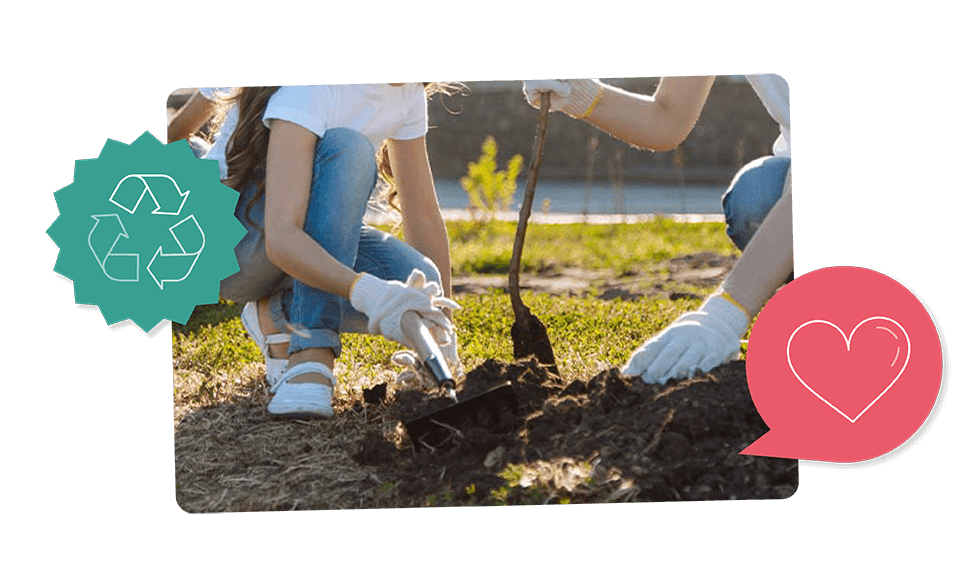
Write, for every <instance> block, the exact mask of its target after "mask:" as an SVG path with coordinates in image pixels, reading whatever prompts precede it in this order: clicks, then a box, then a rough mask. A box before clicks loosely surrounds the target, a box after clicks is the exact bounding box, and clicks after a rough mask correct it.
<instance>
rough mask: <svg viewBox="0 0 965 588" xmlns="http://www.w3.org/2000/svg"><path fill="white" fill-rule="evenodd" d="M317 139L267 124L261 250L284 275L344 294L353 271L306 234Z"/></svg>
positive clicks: (284, 125)
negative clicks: (263, 220) (262, 245)
mask: <svg viewBox="0 0 965 588" xmlns="http://www.w3.org/2000/svg"><path fill="white" fill-rule="evenodd" d="M317 140H318V137H317V136H316V135H315V134H314V133H312V132H311V131H309V130H308V129H305V128H303V127H300V126H298V125H296V124H294V123H290V122H288V121H284V120H274V121H272V123H271V134H270V135H269V139H268V158H267V172H266V178H265V189H266V194H265V249H266V253H267V255H268V259H269V260H271V262H272V263H273V264H275V265H276V266H278V268H279V269H281V270H282V271H283V272H285V273H286V274H288V275H290V276H292V277H293V278H295V279H296V280H298V281H300V282H303V283H305V284H308V285H309V286H312V287H313V288H318V289H319V290H324V291H325V292H330V293H332V294H336V295H338V296H342V297H345V298H348V297H349V292H350V290H351V287H352V282H353V281H354V280H355V278H356V276H357V275H358V274H356V272H355V271H354V270H352V269H351V268H349V267H347V266H345V265H343V264H342V263H340V262H339V261H338V260H337V259H335V258H334V257H332V256H331V255H330V254H329V253H328V252H327V251H325V250H324V249H323V248H322V246H321V245H319V244H318V243H317V242H316V241H315V240H314V239H312V238H311V237H310V236H309V235H308V233H306V232H305V230H304V226H305V213H306V211H307V210H308V198H309V194H310V192H311V181H312V162H313V159H314V154H315V143H316V141H317Z"/></svg>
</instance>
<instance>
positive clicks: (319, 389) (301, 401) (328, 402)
mask: <svg viewBox="0 0 965 588" xmlns="http://www.w3.org/2000/svg"><path fill="white" fill-rule="evenodd" d="M302 374H320V375H322V376H324V377H326V378H328V381H329V382H331V384H330V385H329V384H319V383H317V382H298V383H292V382H290V381H289V380H291V379H292V378H294V377H295V376H300V375H302ZM334 389H335V374H333V373H332V370H330V369H329V368H328V366H326V365H325V364H323V363H319V362H317V361H306V362H305V363H300V364H298V365H295V366H292V367H291V368H289V369H288V370H286V371H285V373H284V375H282V377H281V379H280V380H278V383H277V384H275V385H274V386H272V392H274V394H275V396H274V398H272V399H271V402H269V403H268V412H269V413H270V414H272V415H273V416H278V417H286V418H319V417H321V418H327V417H330V416H332V415H333V414H334V411H333V410H332V393H333V391H334Z"/></svg>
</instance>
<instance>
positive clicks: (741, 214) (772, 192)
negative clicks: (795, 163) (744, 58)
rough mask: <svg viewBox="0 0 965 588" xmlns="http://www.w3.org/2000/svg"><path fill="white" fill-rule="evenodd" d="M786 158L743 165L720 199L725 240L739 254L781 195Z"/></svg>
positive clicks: (768, 157)
mask: <svg viewBox="0 0 965 588" xmlns="http://www.w3.org/2000/svg"><path fill="white" fill-rule="evenodd" d="M790 167H791V160H790V159H789V158H787V157H775V156H767V157H761V158H759V159H755V160H754V161H752V162H750V163H748V164H747V165H745V166H744V167H743V168H742V169H741V170H740V171H739V172H737V175H736V176H735V177H734V180H733V181H732V182H731V185H730V187H729V188H728V189H727V192H726V193H725V194H724V196H723V198H722V204H723V208H724V220H725V221H726V223H727V236H728V237H730V239H731V241H733V242H734V245H736V246H737V248H738V249H740V250H741V251H743V250H744V249H745V248H746V247H747V244H748V243H750V241H751V238H752V237H753V236H754V233H756V232H757V229H758V228H760V226H761V224H762V223H763V222H764V219H765V218H767V215H768V213H770V211H771V209H772V208H774V205H775V204H777V202H778V200H780V199H781V194H782V193H783V191H784V179H785V177H787V171H788V169H790Z"/></svg>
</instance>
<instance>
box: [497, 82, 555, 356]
mask: <svg viewBox="0 0 965 588" xmlns="http://www.w3.org/2000/svg"><path fill="white" fill-rule="evenodd" d="M539 104H540V108H539V120H538V122H537V125H536V141H535V143H534V144H533V156H532V158H531V159H530V162H529V178H527V180H526V191H525V192H524V193H523V203H522V206H520V209H519V222H518V223H517V224H516V239H515V240H514V241H513V256H512V258H511V259H510V261H509V300H510V302H511V303H512V305H513V315H514V316H515V317H516V320H515V322H514V323H513V326H512V328H511V330H510V334H511V335H512V337H513V358H514V359H522V358H524V357H529V356H531V355H535V356H536V360H537V361H539V362H540V363H541V364H544V365H546V366H547V368H548V369H549V370H550V371H551V372H553V373H554V374H557V375H558V374H559V371H558V369H557V367H556V357H555V356H554V354H553V345H552V344H551V343H550V338H549V335H548V334H547V333H546V326H544V325H543V323H542V322H541V321H540V320H539V319H538V318H536V315H534V314H533V313H532V312H531V311H530V310H529V307H527V306H526V305H525V304H523V299H522V297H521V296H520V293H519V268H520V260H521V258H522V256H523V242H524V241H525V240H526V226H527V224H528V223H529V215H530V213H531V212H532V209H533V196H534V195H535V194H536V179H537V177H538V176H539V166H540V164H541V163H542V162H543V143H544V142H545V141H546V128H547V126H548V124H549V110H550V94H549V92H543V93H542V95H541V96H540V101H539Z"/></svg>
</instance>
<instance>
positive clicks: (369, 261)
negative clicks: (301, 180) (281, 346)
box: [221, 129, 441, 357]
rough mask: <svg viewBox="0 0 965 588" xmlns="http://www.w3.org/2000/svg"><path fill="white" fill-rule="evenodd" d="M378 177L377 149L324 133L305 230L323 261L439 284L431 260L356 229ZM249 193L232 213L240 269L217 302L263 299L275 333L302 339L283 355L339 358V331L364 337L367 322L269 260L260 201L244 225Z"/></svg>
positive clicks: (351, 134) (360, 138)
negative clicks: (417, 274) (322, 353)
mask: <svg viewBox="0 0 965 588" xmlns="http://www.w3.org/2000/svg"><path fill="white" fill-rule="evenodd" d="M376 179H377V173H376V163H375V150H374V148H373V146H372V144H371V143H370V142H369V140H368V138H367V137H365V136H364V135H362V134H361V133H358V132H356V131H353V130H351V129H329V130H328V131H326V132H325V136H324V137H322V138H321V139H319V140H318V142H317V144H316V146H315V159H314V163H313V169H312V185H311V191H310V194H309V200H308V210H307V211H306V213H305V227H304V229H305V232H306V233H308V235H309V236H310V237H311V238H312V239H314V240H315V241H316V242H317V243H318V244H319V245H321V246H322V248H323V249H324V250H325V251H326V252H328V254H329V255H331V256H332V257H334V258H335V259H337V260H338V261H339V262H341V263H342V264H344V265H346V266H348V267H351V268H353V269H354V270H355V271H357V272H365V273H368V274H372V275H374V276H376V277H379V278H382V279H384V280H399V281H403V282H404V281H405V280H406V279H407V278H408V277H409V274H410V273H412V270H413V269H419V270H422V272H423V273H424V274H425V275H426V278H427V279H428V280H430V281H435V282H437V283H441V277H440V274H439V270H438V268H436V265H435V264H434V263H433V262H432V260H431V259H429V258H428V257H426V256H425V255H423V254H422V253H420V252H419V251H417V250H416V249H415V248H413V247H412V246H411V245H408V244H406V243H403V242H402V241H400V240H398V239H396V238H395V237H393V236H392V235H389V234H387V233H383V232H382V231H379V230H377V229H375V228H372V227H370V226H368V225H364V224H363V223H362V217H363V216H364V214H365V207H366V204H367V203H368V200H369V197H370V196H371V194H372V190H373V188H374V187H375V182H376ZM254 195H255V190H254V187H253V186H252V187H249V188H248V189H247V190H245V192H244V193H243V194H242V195H241V197H240V198H239V199H238V205H237V207H236V208H235V215H236V216H237V217H238V219H239V220H240V221H241V223H242V224H243V225H245V228H247V229H248V234H247V235H245V236H244V237H243V238H242V239H241V242H240V243H238V246H237V247H235V254H236V255H237V257H238V265H239V267H240V271H239V272H238V273H236V274H234V275H232V276H229V277H228V278H226V279H224V280H223V281H222V282H221V296H222V297H223V298H225V299H227V300H233V301H235V302H238V303H245V302H251V301H255V300H259V299H261V298H264V297H268V298H269V309H270V312H271V318H272V320H273V321H274V323H275V325H276V326H277V327H278V328H279V329H280V330H282V331H286V323H288V322H291V323H292V324H293V325H297V326H298V327H300V329H299V331H304V333H305V334H307V337H304V336H299V335H297V334H293V335H292V340H291V343H290V344H289V346H288V351H289V353H296V352H298V351H301V350H304V349H317V348H326V349H332V350H333V351H334V353H335V356H336V357H338V356H339V354H340V353H341V341H340V333H367V332H368V318H367V317H366V316H365V315H363V314H362V313H360V312H358V311H357V310H355V309H354V308H352V305H351V304H350V303H349V301H348V300H346V299H344V298H342V297H340V296H337V295H335V294H330V293H328V292H324V291H322V290H318V289H315V288H312V287H311V286H308V285H306V284H303V283H302V282H299V281H298V280H295V279H293V278H291V277H290V276H288V275H286V274H285V273H284V272H282V271H281V270H280V269H278V268H277V267H275V266H274V265H273V264H272V263H271V262H270V261H269V260H268V256H267V254H266V252H265V237H264V232H263V230H262V227H263V226H264V218H265V200H264V198H261V199H259V201H258V202H256V203H255V204H254V205H252V207H251V211H250V213H249V215H250V217H251V220H250V221H249V220H248V218H246V215H245V208H246V206H247V205H248V203H249V202H251V200H252V199H253V198H254Z"/></svg>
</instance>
